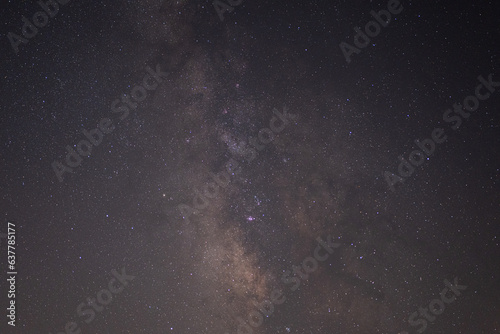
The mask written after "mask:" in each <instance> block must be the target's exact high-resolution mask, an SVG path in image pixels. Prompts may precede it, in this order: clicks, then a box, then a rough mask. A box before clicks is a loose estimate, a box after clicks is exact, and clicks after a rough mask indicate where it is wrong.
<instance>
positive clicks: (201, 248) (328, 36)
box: [0, 0, 500, 334]
mask: <svg viewBox="0 0 500 334" xmlns="http://www.w3.org/2000/svg"><path fill="white" fill-rule="evenodd" d="M401 4H402V6H403V8H404V9H403V11H402V12H401V13H400V14H398V15H396V16H393V20H392V21H391V22H390V24H389V25H388V26H387V27H385V28H382V29H381V32H380V34H379V35H378V36H376V37H373V38H372V41H371V42H370V45H369V46H368V47H366V48H364V49H362V50H361V52H360V53H359V54H354V55H353V56H352V62H351V63H349V64H348V63H347V62H346V60H345V58H344V56H343V55H342V52H341V50H340V48H339V44H340V43H341V42H346V43H349V44H351V45H352V44H353V36H354V34H355V32H354V30H353V28H354V27H356V26H359V27H364V25H365V24H366V23H367V22H368V21H370V20H372V17H371V16H370V11H371V10H375V11H378V10H381V9H386V8H387V2H385V1H382V2H379V1H369V2H368V1H315V2H307V1H275V2H271V1H244V2H243V3H242V4H241V5H239V6H235V7H234V11H233V12H232V13H225V15H224V18H225V19H224V21H223V22H221V21H220V19H219V17H218V15H217V13H216V11H215V9H214V7H213V5H212V3H211V2H209V1H152V0H151V1H141V2H139V1H121V0H120V1H116V2H112V3H109V2H108V3H106V2H101V1H93V2H90V1H70V2H68V4H66V5H61V6H60V9H59V12H58V13H57V15H56V16H55V17H54V18H51V19H50V21H49V24H48V25H47V26H46V27H44V28H39V32H38V34H37V35H36V36H35V37H33V38H31V39H30V40H29V42H28V43H27V44H25V45H24V44H21V45H20V47H19V53H18V54H15V53H14V52H13V49H12V47H11V45H10V43H9V40H8V38H7V34H8V33H9V32H13V33H16V34H19V35H20V34H21V32H20V31H21V27H22V21H21V17H22V16H23V15H25V16H26V17H28V18H29V19H30V20H31V18H32V15H33V14H34V13H35V12H37V11H39V10H40V7H39V5H38V4H37V3H36V2H35V1H22V2H14V1H10V2H8V3H4V4H3V5H2V11H1V22H2V23H3V25H2V28H1V30H0V35H1V36H0V37H1V38H0V43H1V44H0V50H1V57H2V58H1V73H0V74H1V77H0V78H1V81H0V82H1V86H0V87H1V93H2V103H1V106H2V109H1V112H2V117H1V118H0V128H1V138H0V144H1V151H0V159H1V167H2V170H1V172H2V174H1V178H0V186H1V190H2V192H1V202H0V209H1V211H0V214H1V215H2V220H3V222H2V224H1V225H0V226H1V228H0V233H6V232H7V222H8V221H13V222H15V223H16V241H17V245H16V261H17V272H18V275H17V282H16V284H17V286H16V289H17V293H16V306H17V307H16V309H17V319H16V327H15V328H12V327H11V326H7V319H6V316H5V315H6V313H7V311H6V310H5V309H6V307H7V300H8V299H7V285H6V276H7V275H6V272H7V267H6V260H7V246H6V241H5V239H2V238H0V242H1V244H0V249H1V254H2V255H1V256H0V264H1V269H0V278H1V280H0V282H1V284H0V287H1V292H0V295H1V298H0V306H1V309H2V310H3V311H2V315H1V319H2V321H1V323H0V332H1V333H4V332H6V333H27V334H31V333H49V332H50V333H52V334H55V333H59V332H61V331H63V328H64V325H65V324H66V322H68V321H72V320H73V321H76V322H77V323H78V324H79V326H80V329H81V331H82V333H226V332H227V333H236V332H237V329H236V326H237V325H238V323H237V322H235V320H234V319H235V317H242V318H245V319H247V315H248V313H249V312H250V311H251V310H254V309H255V306H253V301H256V300H257V301H261V300H262V299H267V298H269V295H270V292H271V291H272V290H273V289H274V288H275V287H281V288H284V289H285V291H287V292H286V297H287V300H286V301H285V302H284V303H283V304H282V305H279V306H276V308H275V312H274V313H273V314H272V315H271V316H269V318H266V319H265V321H264V323H263V324H262V326H260V327H258V328H254V329H253V331H254V333H305V334H309V333H389V334H392V333H400V332H402V331H404V330H407V331H409V332H410V333H412V334H413V333H416V331H415V329H417V328H418V327H411V326H410V325H409V324H408V317H409V315H410V314H412V313H413V312H415V311H417V310H418V308H419V307H428V305H429V302H430V301H431V300H433V299H435V298H439V292H440V291H441V290H442V289H443V288H444V287H445V285H444V283H443V281H444V280H449V281H453V279H454V278H455V277H458V282H459V283H460V284H463V285H466V286H467V289H466V290H464V291H463V293H462V295H461V296H459V297H457V300H456V301H455V302H453V303H451V304H449V305H446V309H445V310H444V312H443V313H442V314H441V315H438V316H437V318H436V320H435V321H434V322H433V323H429V324H428V328H427V330H426V332H427V333H497V332H499V331H500V330H499V329H500V320H499V319H500V308H499V295H500V291H499V289H498V285H499V284H498V283H499V281H498V277H499V269H500V268H499V264H498V254H499V240H498V235H499V227H498V226H499V224H498V223H499V219H498V216H499V214H500V210H499V209H500V207H499V204H500V201H499V200H500V196H499V190H500V188H499V186H500V159H499V156H498V147H499V144H500V140H499V139H500V136H499V135H500V127H499V120H500V119H499V116H498V115H499V113H498V111H499V110H498V108H499V107H498V106H499V102H500V99H499V92H500V88H498V89H497V91H496V92H495V93H493V94H491V96H490V98H489V99H487V100H485V101H481V102H480V107H479V109H478V110H477V111H475V112H473V113H472V114H471V116H470V118H469V119H467V120H464V122H463V124H462V126H461V127H460V129H459V130H457V131H452V130H450V127H449V124H445V123H444V122H443V120H442V114H443V112H444V111H445V110H446V109H448V108H451V107H452V105H453V103H455V102H459V103H462V101H463V99H464V98H465V97H466V96H467V95H471V94H473V93H474V89H475V87H476V86H477V85H478V83H479V82H478V80H477V77H478V76H480V75H482V76H483V77H485V78H487V76H488V75H489V74H492V75H493V80H494V81H497V82H498V81H500V70H499V63H500V62H499V54H498V51H499V49H500V48H499V42H500V39H499V35H500V28H499V25H498V15H499V8H500V6H499V4H498V3H497V2H495V1H475V2H474V3H470V2H465V1H464V2H456V1H442V2H439V3H437V4H428V3H422V2H412V1H402V2H401ZM157 64H159V65H160V67H161V69H162V71H165V72H167V73H168V79H166V80H164V81H163V82H162V83H161V84H160V85H159V86H158V88H157V89H156V90H155V91H152V92H149V94H148V97H147V98H146V99H145V100H144V101H143V102H140V103H139V106H138V108H137V109H136V110H135V111H131V112H130V115H129V117H128V118H127V119H125V120H123V121H117V117H116V115H115V114H112V113H111V111H110V104H111V102H112V101H113V100H115V99H117V98H119V97H120V95H121V94H123V93H127V94H128V93H129V92H130V90H131V88H132V87H134V85H136V84H137V83H140V82H142V79H143V77H144V74H145V73H146V72H145V69H144V68H145V67H146V66H150V67H151V68H155V67H156V65H157ZM283 106H286V108H287V109H288V111H289V113H291V114H294V115H297V118H296V120H294V121H293V122H290V124H289V125H288V126H287V127H286V128H285V130H283V131H282V132H281V133H280V134H278V135H277V136H276V138H275V140H274V141H273V142H272V143H270V144H268V145H266V148H265V149H264V150H263V151H261V152H259V156H258V157H257V158H256V159H255V160H254V161H252V162H248V163H242V164H241V168H242V172H241V173H240V174H239V175H237V176H234V177H232V178H231V183H230V185H229V186H228V187H227V188H225V189H221V190H220V193H219V196H217V197H216V198H215V199H213V200H211V202H210V205H209V207H208V208H207V209H205V210H204V211H203V214H202V215H193V216H192V217H191V219H190V221H191V222H190V223H187V222H186V221H185V220H184V219H183V218H182V215H181V213H180V211H179V209H178V205H179V204H183V203H184V204H189V205H191V204H192V199H193V196H194V191H195V189H201V188H202V187H203V186H204V185H205V184H206V183H207V182H208V181H209V180H210V173H218V172H219V171H221V170H223V168H224V164H225V163H226V161H228V159H230V158H231V152H230V149H229V148H228V144H227V141H225V140H224V138H226V136H227V135H232V136H236V137H238V138H239V139H240V140H247V139H248V138H249V137H251V136H252V137H255V136H256V135H257V133H258V131H259V130H260V129H262V128H264V127H267V126H268V123H269V120H270V119H271V117H272V116H273V114H272V110H273V109H274V108H276V109H278V110H279V111H282V110H283ZM104 117H110V118H112V119H113V120H114V124H115V126H116V128H115V130H114V131H113V132H112V133H111V134H107V135H105V136H104V138H103V141H102V143H101V144H100V145H99V146H97V147H94V149H93V151H92V155H91V156H90V157H84V158H83V161H82V164H81V165H80V167H77V168H75V171H74V173H71V174H69V173H65V174H64V181H63V182H59V181H58V179H57V177H56V175H55V173H54V171H53V169H52V167H51V163H52V162H53V161H54V160H58V161H60V162H63V161H64V157H65V155H66V151H65V147H66V145H70V146H73V145H76V144H77V143H78V141H80V140H81V139H84V137H83V135H82V134H81V131H82V129H87V130H90V129H93V128H95V127H96V125H97V123H98V122H99V121H100V120H101V119H102V118H104ZM436 127H443V128H445V129H446V130H445V131H446V134H447V135H448V140H447V141H446V142H445V143H443V144H438V145H437V147H436V150H435V152H434V154H433V155H432V156H431V157H430V159H429V160H428V161H426V162H425V163H424V164H423V165H422V166H421V167H419V168H417V170H416V172H415V173H414V174H413V175H411V176H410V177H409V178H408V179H407V180H406V181H405V183H404V184H403V185H398V186H397V187H396V192H392V191H390V190H389V188H388V185H387V182H386V181H385V179H384V176H383V173H384V172H385V171H390V172H392V173H396V170H397V165H398V156H399V155H403V156H404V157H405V158H407V157H408V155H409V153H410V152H411V151H412V150H414V149H415V144H414V140H415V139H424V138H429V137H430V134H431V132H432V130H433V129H434V128H436ZM249 217H254V218H256V219H255V220H249V219H248V218H249ZM328 235H332V236H335V238H338V240H339V242H340V244H341V246H340V247H339V248H337V249H336V250H335V252H334V253H333V254H332V255H331V256H330V257H329V258H328V260H327V261H326V262H324V263H320V264H319V268H318V270H316V271H315V272H314V273H312V274H311V275H310V277H309V279H308V280H307V282H304V284H302V285H301V287H300V288H299V289H298V290H297V291H295V292H291V291H290V289H289V285H284V284H283V283H282V282H281V281H280V277H281V275H282V273H283V271H284V270H288V269H290V268H291V266H292V265H298V264H300V263H301V262H302V260H303V259H304V258H306V257H307V256H311V254H312V253H313V251H314V249H315V247H316V243H315V239H316V238H317V237H322V238H324V239H326V237H327V236H328ZM121 268H125V271H126V272H127V274H129V275H133V276H135V279H134V280H132V281H131V282H130V284H129V285H128V286H127V287H125V289H124V290H123V292H122V293H120V294H117V295H114V296H113V301H112V302H111V303H110V304H109V305H107V306H105V307H104V310H103V311H102V312H101V313H97V314H96V318H95V319H94V320H93V321H92V322H91V323H89V324H86V323H85V322H84V321H83V320H84V319H85V318H86V317H79V316H78V315H77V314H76V307H77V306H78V305H79V304H80V303H81V302H85V299H86V298H87V297H94V298H95V296H96V294H97V292H98V291H100V290H101V289H105V288H107V285H108V282H109V280H110V279H111V278H112V274H111V271H112V270H113V269H116V270H118V271H120V269H121Z"/></svg>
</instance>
